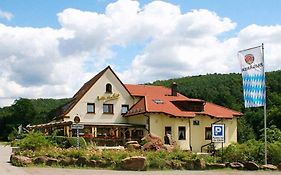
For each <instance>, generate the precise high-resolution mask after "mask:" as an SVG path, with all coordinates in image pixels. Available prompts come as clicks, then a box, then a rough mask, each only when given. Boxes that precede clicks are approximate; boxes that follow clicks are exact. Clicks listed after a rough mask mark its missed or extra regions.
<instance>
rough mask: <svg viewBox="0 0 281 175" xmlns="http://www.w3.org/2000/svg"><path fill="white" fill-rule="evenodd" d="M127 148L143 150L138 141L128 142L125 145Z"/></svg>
mask: <svg viewBox="0 0 281 175" xmlns="http://www.w3.org/2000/svg"><path fill="white" fill-rule="evenodd" d="M125 148H127V149H129V150H134V149H141V145H140V144H139V143H138V141H128V142H127V143H126V144H125Z"/></svg>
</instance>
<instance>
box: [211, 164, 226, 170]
mask: <svg viewBox="0 0 281 175" xmlns="http://www.w3.org/2000/svg"><path fill="white" fill-rule="evenodd" d="M225 167H226V165H225V164H224V163H209V164H207V168H208V169H222V168H225Z"/></svg>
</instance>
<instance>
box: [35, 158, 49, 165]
mask: <svg viewBox="0 0 281 175" xmlns="http://www.w3.org/2000/svg"><path fill="white" fill-rule="evenodd" d="M47 160H48V157H46V156H40V157H36V158H34V159H33V163H34V164H46V162H47Z"/></svg>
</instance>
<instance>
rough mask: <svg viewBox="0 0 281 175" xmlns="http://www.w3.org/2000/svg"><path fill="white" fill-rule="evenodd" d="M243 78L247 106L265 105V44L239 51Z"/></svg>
mask: <svg viewBox="0 0 281 175" xmlns="http://www.w3.org/2000/svg"><path fill="white" fill-rule="evenodd" d="M238 58H239V61H240V64H241V71H242V79H243V94H244V101H245V108H249V107H259V106H265V103H266V102H265V101H266V98H265V97H266V94H265V74H264V58H263V45H262V46H258V47H254V48H250V49H246V50H241V51H239V52H238Z"/></svg>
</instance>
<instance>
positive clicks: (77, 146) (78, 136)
mask: <svg viewBox="0 0 281 175" xmlns="http://www.w3.org/2000/svg"><path fill="white" fill-rule="evenodd" d="M76 126H77V130H76V132H77V149H79V128H78V124H76Z"/></svg>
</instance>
